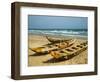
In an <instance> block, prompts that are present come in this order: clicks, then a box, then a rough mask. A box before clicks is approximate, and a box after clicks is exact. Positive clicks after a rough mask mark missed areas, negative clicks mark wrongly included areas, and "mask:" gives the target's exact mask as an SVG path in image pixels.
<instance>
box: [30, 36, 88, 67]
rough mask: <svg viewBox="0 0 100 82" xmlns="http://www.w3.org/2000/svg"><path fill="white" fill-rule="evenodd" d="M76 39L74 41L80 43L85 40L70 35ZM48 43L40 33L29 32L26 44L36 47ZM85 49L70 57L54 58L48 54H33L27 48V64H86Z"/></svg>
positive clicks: (86, 55)
mask: <svg viewBox="0 0 100 82" xmlns="http://www.w3.org/2000/svg"><path fill="white" fill-rule="evenodd" d="M71 38H73V39H76V41H75V43H76V44H78V43H81V42H83V41H86V39H84V38H82V37H71ZM64 39H69V37H66V38H65V37H64ZM48 43H50V42H49V41H48V40H47V39H46V37H45V36H42V35H32V34H29V38H28V45H29V48H36V47H40V46H42V45H45V44H48ZM87 53H88V52H87V50H85V51H83V52H81V53H80V54H78V55H76V56H74V57H72V58H70V59H60V60H55V59H54V58H53V57H52V56H51V55H50V54H42V55H41V54H38V55H37V54H35V52H33V51H31V50H30V49H28V66H51V65H73V64H74V65H75V64H87V63H88V62H87V59H88V58H87V57H88V54H87Z"/></svg>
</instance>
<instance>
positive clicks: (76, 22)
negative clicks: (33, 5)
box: [28, 15, 88, 29]
mask: <svg viewBox="0 0 100 82" xmlns="http://www.w3.org/2000/svg"><path fill="white" fill-rule="evenodd" d="M87 23H88V18H87V17H70V16H46V15H44V16H43V15H40V16H39V15H29V16H28V28H29V29H87V26H88V25H87Z"/></svg>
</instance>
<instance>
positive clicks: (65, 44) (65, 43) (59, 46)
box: [30, 39, 76, 53]
mask: <svg viewBox="0 0 100 82" xmlns="http://www.w3.org/2000/svg"><path fill="white" fill-rule="evenodd" d="M75 41H76V40H75V39H70V40H67V41H63V42H59V43H58V42H57V43H54V44H52V43H51V44H46V45H43V46H42V47H37V48H30V49H31V50H32V51H34V52H36V53H49V52H51V51H53V50H59V49H63V48H67V47H69V46H72V45H73V44H74V43H75Z"/></svg>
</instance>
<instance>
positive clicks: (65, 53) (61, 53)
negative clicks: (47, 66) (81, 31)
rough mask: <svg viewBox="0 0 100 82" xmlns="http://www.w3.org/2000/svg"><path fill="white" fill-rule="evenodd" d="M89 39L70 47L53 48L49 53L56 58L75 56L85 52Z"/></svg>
mask: <svg viewBox="0 0 100 82" xmlns="http://www.w3.org/2000/svg"><path fill="white" fill-rule="evenodd" d="M87 47H88V46H87V41H86V42H83V43H80V44H78V45H76V46H71V47H69V48H64V49H61V50H53V51H51V52H50V53H49V54H50V55H51V56H52V57H53V58H56V59H59V58H62V57H63V58H68V57H69V56H75V55H78V54H79V53H81V52H83V51H84V50H86V49H87Z"/></svg>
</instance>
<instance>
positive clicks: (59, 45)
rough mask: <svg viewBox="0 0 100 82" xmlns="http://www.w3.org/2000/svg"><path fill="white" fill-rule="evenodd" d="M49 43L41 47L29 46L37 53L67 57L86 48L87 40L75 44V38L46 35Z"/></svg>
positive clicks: (57, 57) (54, 56)
mask: <svg viewBox="0 0 100 82" xmlns="http://www.w3.org/2000/svg"><path fill="white" fill-rule="evenodd" d="M46 38H47V39H48V40H49V41H50V43H49V44H46V45H43V46H42V47H37V48H30V49H31V50H32V51H34V52H35V53H38V54H50V55H51V56H52V57H53V58H56V59H59V58H62V57H65V58H68V57H69V56H71V55H74V56H75V55H77V54H79V53H81V52H83V51H84V50H86V49H87V47H88V46H87V44H88V42H87V41H84V42H82V43H80V44H77V45H75V42H76V39H68V40H56V39H52V38H49V37H46Z"/></svg>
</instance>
